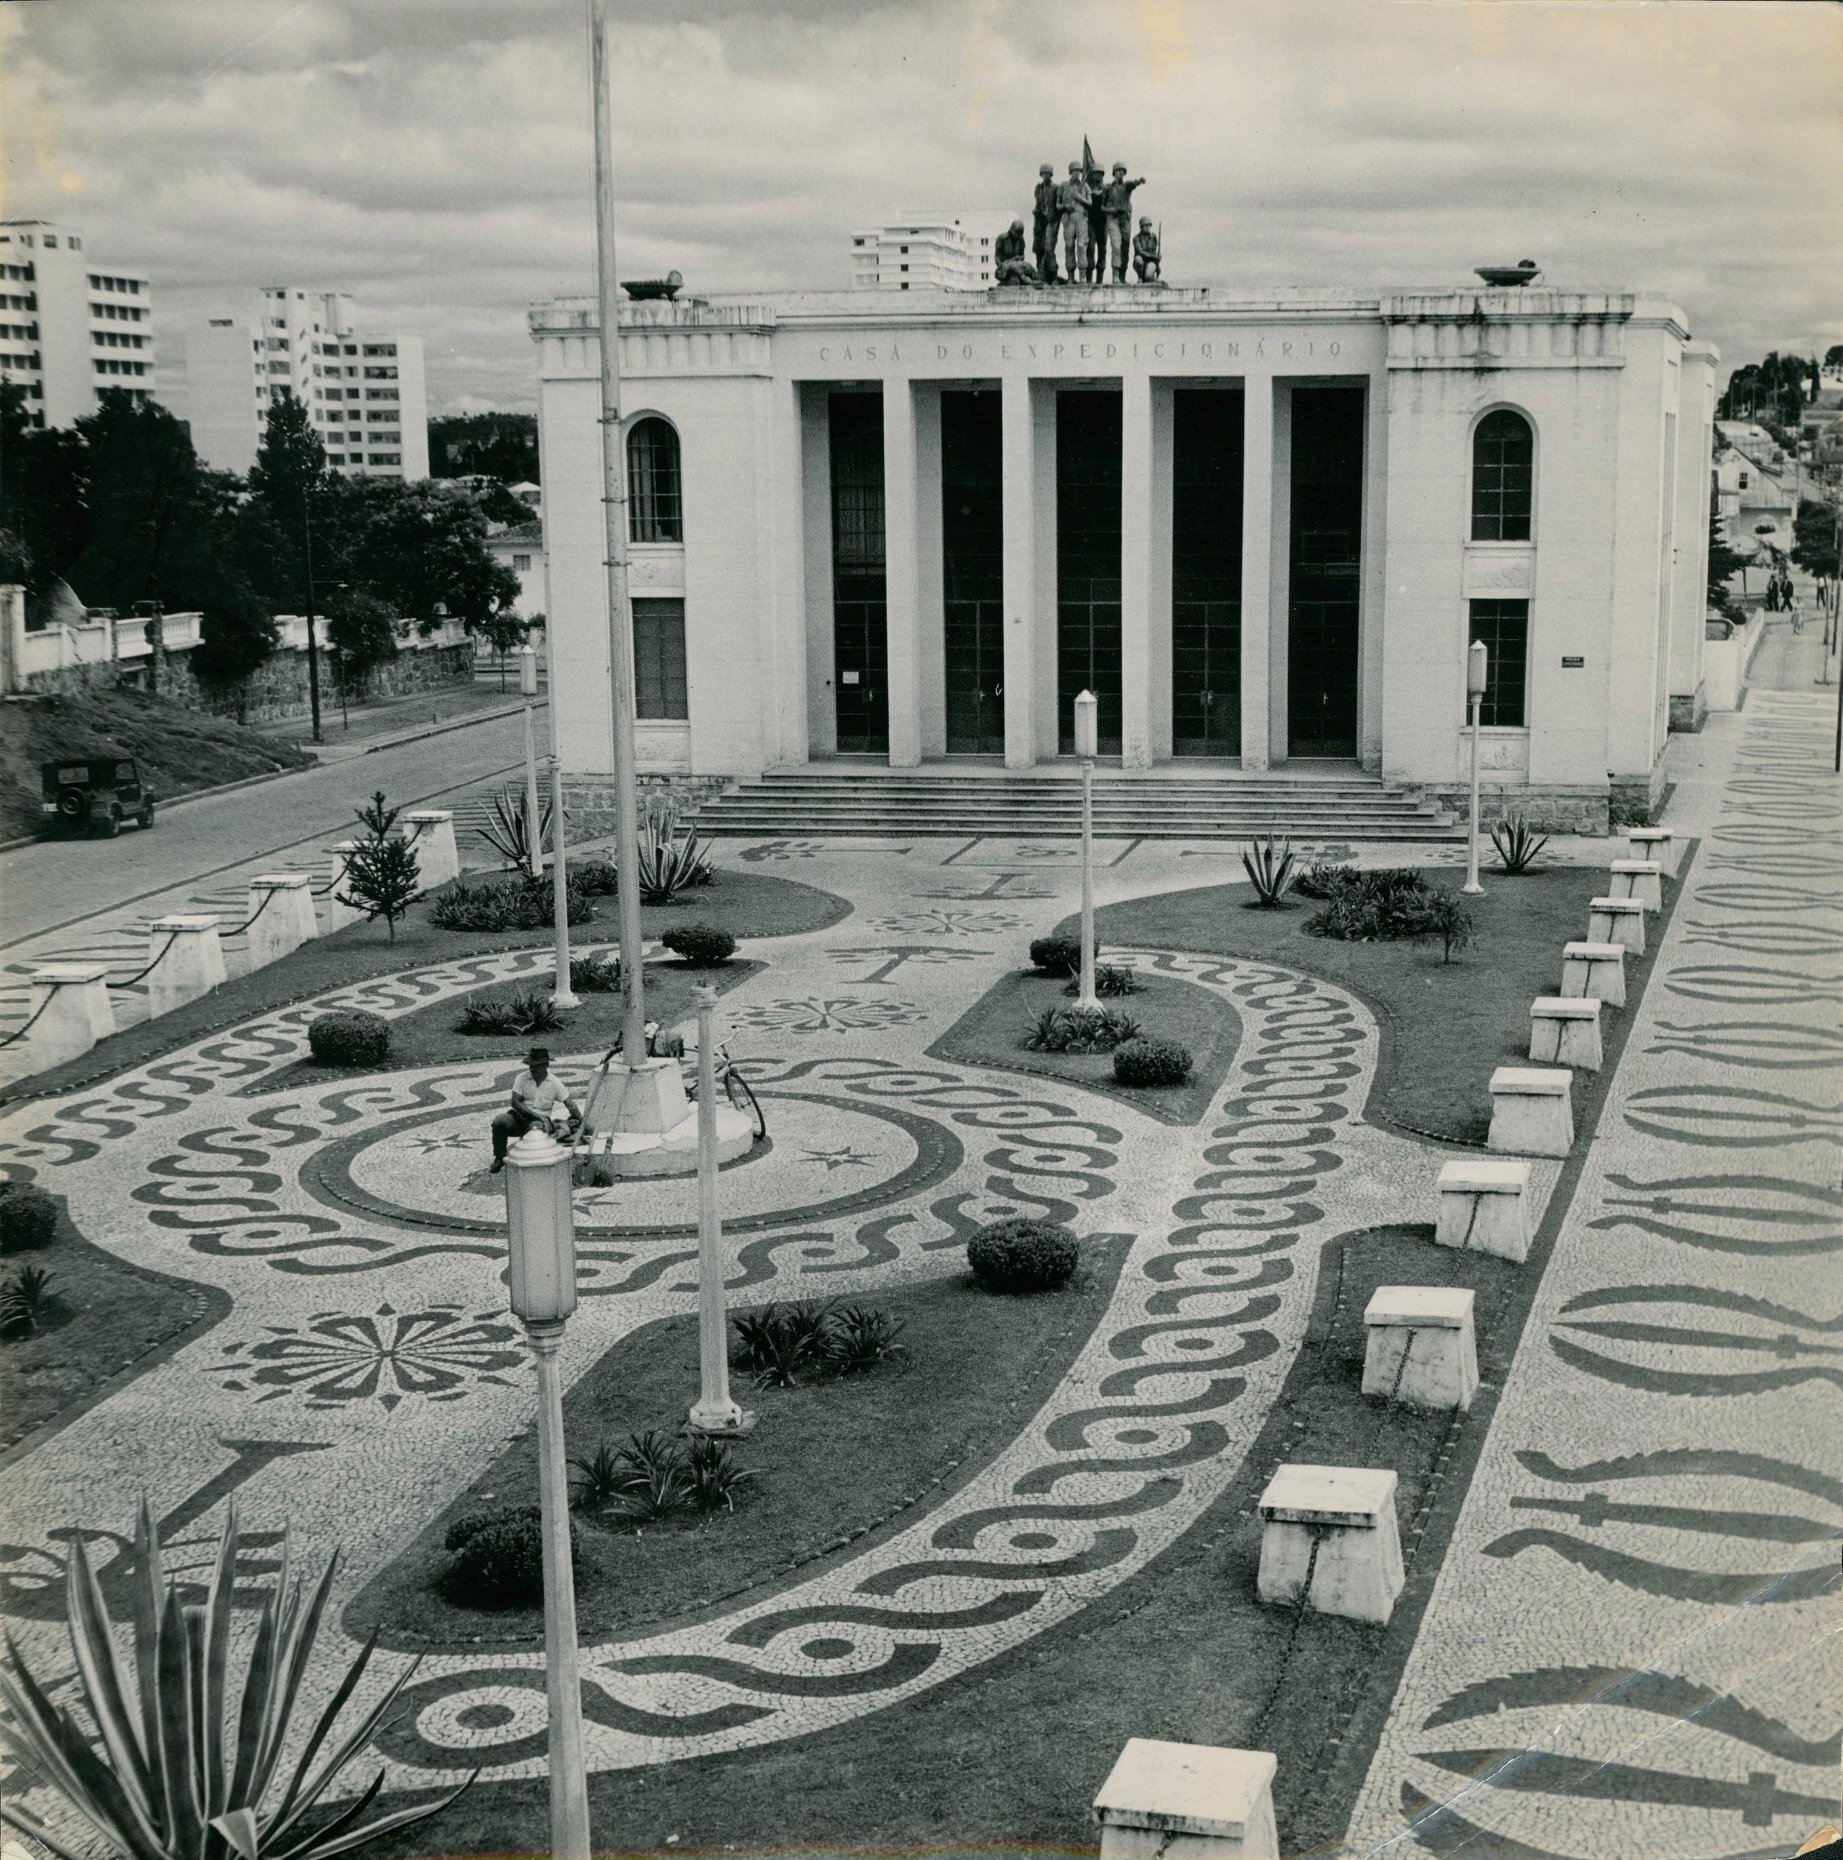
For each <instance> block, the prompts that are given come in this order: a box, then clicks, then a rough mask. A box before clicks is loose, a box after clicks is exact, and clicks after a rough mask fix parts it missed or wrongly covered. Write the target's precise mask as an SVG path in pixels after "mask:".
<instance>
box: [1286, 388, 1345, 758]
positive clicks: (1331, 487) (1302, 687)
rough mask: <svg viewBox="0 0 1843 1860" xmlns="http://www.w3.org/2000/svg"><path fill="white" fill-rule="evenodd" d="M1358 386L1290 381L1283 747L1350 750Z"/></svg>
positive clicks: (1298, 752)
mask: <svg viewBox="0 0 1843 1860" xmlns="http://www.w3.org/2000/svg"><path fill="white" fill-rule="evenodd" d="M1363 404H1364V403H1363V389H1362V388H1361V387H1325V388H1304V387H1300V388H1295V389H1294V390H1293V395H1292V416H1293V420H1292V434H1293V440H1292V452H1293V470H1292V545H1291V551H1290V567H1291V574H1290V577H1289V583H1288V585H1289V588H1290V599H1289V601H1288V604H1287V662H1286V704H1287V753H1288V754H1289V755H1292V756H1340V757H1341V756H1355V755H1356V753H1357V632H1358V618H1359V613H1360V599H1359V596H1360V591H1361V587H1362V567H1363Z"/></svg>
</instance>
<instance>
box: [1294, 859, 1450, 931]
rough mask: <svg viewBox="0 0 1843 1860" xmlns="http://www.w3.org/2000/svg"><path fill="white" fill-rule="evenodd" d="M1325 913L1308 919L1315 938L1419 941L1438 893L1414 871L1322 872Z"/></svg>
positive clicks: (1347, 869) (1334, 869)
mask: <svg viewBox="0 0 1843 1860" xmlns="http://www.w3.org/2000/svg"><path fill="white" fill-rule="evenodd" d="M1320 876H1321V877H1322V883H1323V890H1322V892H1320V893H1319V894H1318V895H1321V896H1322V897H1323V898H1324V900H1325V906H1324V909H1323V910H1321V911H1319V912H1317V913H1316V914H1315V915H1313V916H1311V917H1308V918H1307V919H1306V923H1305V928H1306V930H1307V932H1308V933H1309V934H1310V935H1312V936H1325V937H1331V938H1333V939H1335V940H1336V941H1338V942H1345V943H1363V942H1372V941H1374V942H1392V941H1397V940H1400V939H1402V938H1412V937H1416V936H1418V935H1420V933H1421V926H1422V925H1423V924H1424V923H1425V921H1426V906H1427V900H1428V899H1429V898H1430V897H1431V896H1432V895H1433V888H1432V887H1431V886H1430V885H1429V884H1428V883H1427V881H1426V879H1425V878H1423V877H1422V876H1421V874H1420V873H1419V872H1417V871H1415V870H1413V869H1412V868H1411V867H1405V866H1392V867H1385V868H1383V869H1382V870H1379V871H1374V872H1359V871H1358V870H1357V869H1356V868H1355V867H1354V866H1328V867H1325V868H1323V869H1322V873H1321V874H1320Z"/></svg>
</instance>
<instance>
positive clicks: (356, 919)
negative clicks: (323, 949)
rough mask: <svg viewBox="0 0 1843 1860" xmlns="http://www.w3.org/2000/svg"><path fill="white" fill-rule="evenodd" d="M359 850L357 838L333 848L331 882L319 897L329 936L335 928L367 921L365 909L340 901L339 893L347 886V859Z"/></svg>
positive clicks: (326, 932) (341, 928) (341, 842)
mask: <svg viewBox="0 0 1843 1860" xmlns="http://www.w3.org/2000/svg"><path fill="white" fill-rule="evenodd" d="M357 851H358V841H357V840H341V841H340V842H339V844H338V845H337V846H335V847H334V848H333V864H332V870H331V871H330V872H329V873H328V875H327V876H328V878H329V879H330V880H331V884H330V885H329V887H328V889H327V890H326V891H325V892H323V893H322V894H321V896H320V898H319V899H318V903H319V905H320V908H321V909H322V910H323V911H324V912H325V913H326V930H325V932H324V934H325V935H327V936H331V935H332V934H333V932H334V931H335V930H343V929H344V928H345V927H346V925H347V924H361V923H363V922H364V921H365V913H364V912H363V911H359V910H354V909H353V908H352V906H351V905H349V904H342V903H341V902H340V901H339V894H340V893H341V892H342V891H343V890H345V888H346V860H347V858H348V857H349V856H350V855H351V854H353V853H355V852H357Z"/></svg>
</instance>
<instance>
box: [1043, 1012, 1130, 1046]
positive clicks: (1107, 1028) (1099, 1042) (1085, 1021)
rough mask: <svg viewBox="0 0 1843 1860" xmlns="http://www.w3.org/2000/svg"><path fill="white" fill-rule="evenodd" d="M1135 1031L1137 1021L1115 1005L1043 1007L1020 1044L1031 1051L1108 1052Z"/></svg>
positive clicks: (1128, 1038)
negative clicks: (1104, 1006)
mask: <svg viewBox="0 0 1843 1860" xmlns="http://www.w3.org/2000/svg"><path fill="white" fill-rule="evenodd" d="M1138 1034H1139V1023H1138V1022H1137V1021H1136V1020H1134V1019H1133V1017H1132V1015H1130V1014H1127V1013H1123V1012H1122V1011H1121V1010H1120V1009H1119V1008H1045V1009H1044V1010H1043V1012H1042V1013H1041V1014H1039V1015H1038V1016H1037V1018H1036V1019H1035V1020H1034V1021H1032V1022H1031V1023H1030V1024H1029V1025H1028V1027H1027V1028H1026V1029H1025V1033H1024V1044H1025V1046H1026V1047H1027V1048H1028V1049H1029V1050H1030V1051H1031V1052H1033V1053H1110V1052H1112V1051H1113V1049H1114V1048H1115V1047H1116V1046H1119V1045H1121V1044H1123V1043H1124V1042H1125V1041H1127V1040H1131V1039H1136V1038H1137V1037H1138Z"/></svg>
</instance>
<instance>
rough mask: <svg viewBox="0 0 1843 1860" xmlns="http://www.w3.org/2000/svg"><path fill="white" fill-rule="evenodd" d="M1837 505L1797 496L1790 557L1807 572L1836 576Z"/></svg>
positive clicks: (1834, 578) (1833, 578)
mask: <svg viewBox="0 0 1843 1860" xmlns="http://www.w3.org/2000/svg"><path fill="white" fill-rule="evenodd" d="M1837 553H1838V551H1837V508H1836V506H1835V505H1834V504H1822V503H1819V502H1818V501H1817V499H1816V498H1812V497H1802V498H1800V499H1799V500H1798V515H1797V516H1796V517H1794V518H1793V519H1792V560H1793V561H1794V562H1796V563H1797V564H1798V566H1799V567H1800V568H1802V569H1803V570H1804V571H1805V572H1806V574H1809V575H1828V576H1829V577H1830V579H1831V580H1832V581H1834V580H1836V578H1837V572H1838V563H1837Z"/></svg>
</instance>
